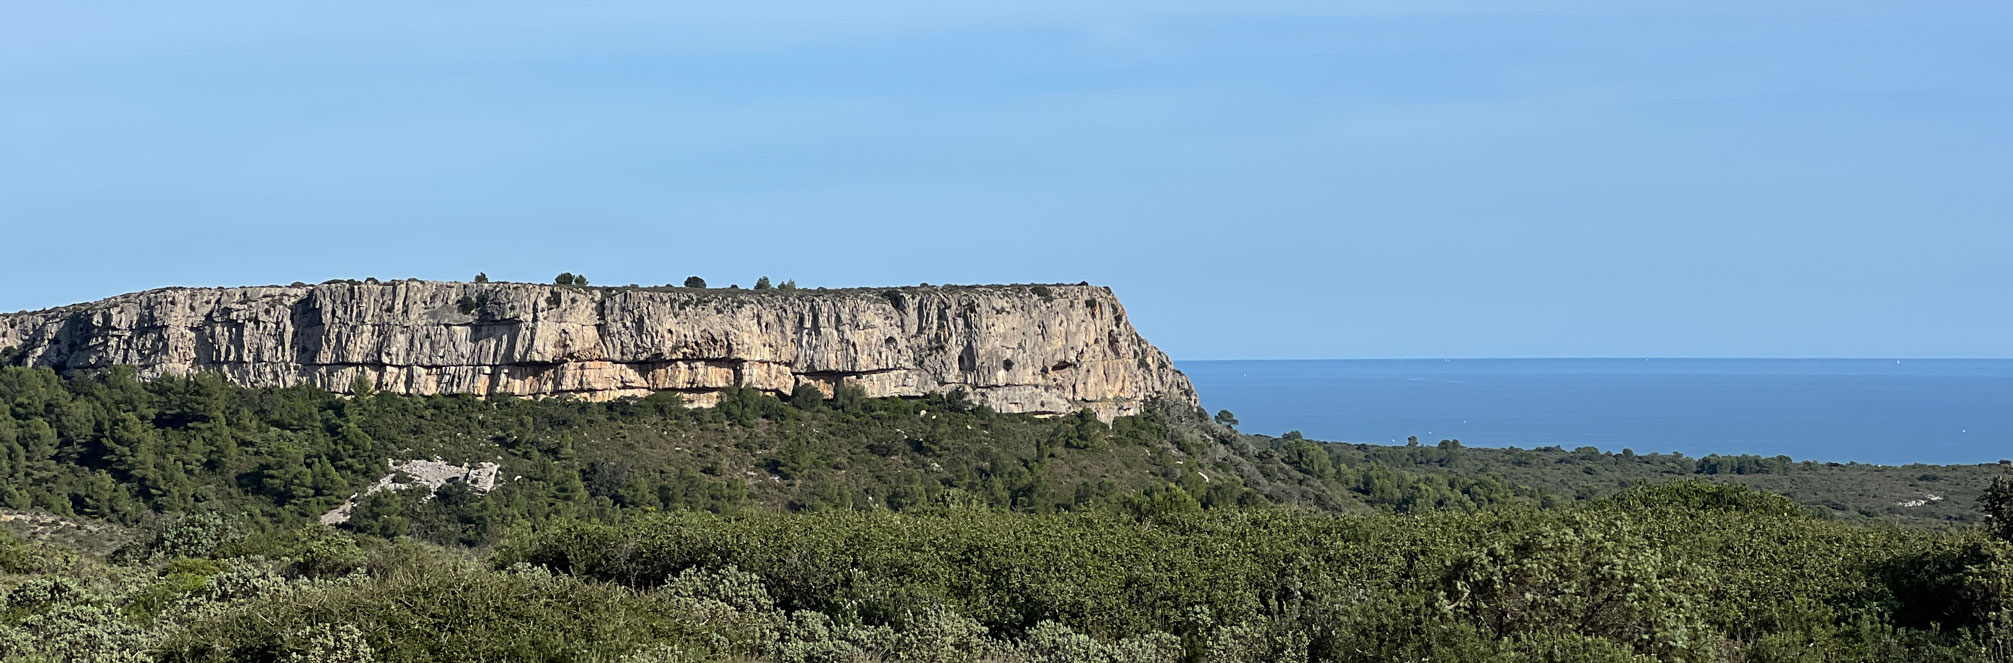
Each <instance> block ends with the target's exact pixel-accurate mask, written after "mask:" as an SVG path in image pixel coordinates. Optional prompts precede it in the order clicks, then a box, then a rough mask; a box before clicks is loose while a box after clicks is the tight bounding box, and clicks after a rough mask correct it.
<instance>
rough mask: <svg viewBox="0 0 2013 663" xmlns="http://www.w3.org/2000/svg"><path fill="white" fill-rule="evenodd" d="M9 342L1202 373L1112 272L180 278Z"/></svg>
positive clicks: (270, 375)
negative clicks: (237, 283)
mask: <svg viewBox="0 0 2013 663" xmlns="http://www.w3.org/2000/svg"><path fill="white" fill-rule="evenodd" d="M10 347H12V348H16V349H15V351H14V352H13V353H12V356H10V357H0V360H11V361H15V362H19V363H25V364H28V365H34V366H49V367H53V368H55V369H57V370H59V371H63V372H74V371H79V370H90V369H100V368H105V367H110V366H114V365H119V364H130V365H132V366H135V367H137V368H138V370H139V372H140V374H141V376H142V377H156V376H160V375H169V374H185V373H189V372H193V371H212V372H216V373H219V374H222V375H223V376H224V377H225V378H227V379H230V380H232V381H234V382H237V383H239V384H243V385H249V386H259V387H283V386H291V385H311V386H315V387H320V388H322V389H327V390H330V391H335V392H339V393H340V392H348V391H350V390H351V388H352V385H353V384H354V383H356V382H357V381H358V379H359V378H361V380H362V382H363V383H365V384H368V385H371V386H373V387H375V388H377V389H382V390H387V391H394V392H400V393H410V394H475V395H484V396H486V395H492V394H515V395H520V396H551V395H573V396H578V397H583V398H593V399H611V398H617V397H621V396H638V395H645V394H649V393H652V392H655V391H676V392H681V393H684V394H686V395H687V397H688V399H689V400H691V401H693V402H695V403H698V404H702V405H704V404H710V403H712V402H713V401H714V400H715V398H716V395H717V392H718V391H719V390H721V389H724V388H728V387H733V386H743V387H751V388H756V389H762V390H767V391H771V392H775V393H779V394H787V393H789V392H790V391H791V390H793V389H795V388H796V387H797V386H798V385H799V384H806V383H808V384H812V385H816V386H818V387H820V388H822V389H824V390H825V391H826V392H827V393H830V392H831V389H832V387H833V386H834V385H836V384H838V383H839V382H840V381H846V382H851V383H853V384H857V385H859V386H860V387H862V388H864V389H865V391H866V393H867V395H869V396H920V395H924V394H928V393H932V392H939V391H945V390H950V389H953V388H958V387H962V388H964V389H966V390H967V391H968V392H969V393H970V394H971V395H972V397H973V399H974V400H975V401H976V402H979V403H983V404H985V405H988V406H990V407H992V408H994V409H996V410H999V411H1002V412H1045V413H1061V412H1073V411H1076V410H1079V409H1083V408H1091V409H1093V410H1095V411H1097V412H1098V413H1099V414H1100V415H1102V416H1105V417H1110V416H1113V415H1119V414H1129V413H1133V412H1136V411H1138V410H1139V408H1140V407H1141V406H1142V405H1143V404H1144V403H1145V401H1146V400H1148V399H1150V398H1153V397H1156V396H1159V397H1165V398H1169V399H1173V400H1176V401H1181V402H1187V403H1194V402H1195V391H1194V388H1193V387H1191V386H1190V385H1189V382H1188V378H1187V377H1186V376H1183V375H1182V374H1181V373H1180V372H1179V371H1176V370H1175V369H1174V366H1173V363H1172V362H1170V361H1169V360H1168V358H1167V355H1166V354H1164V353H1162V352H1160V351H1159V350H1158V349H1156V348H1154V347H1153V346H1152V345H1151V344H1148V343H1147V342H1146V340H1145V339H1142V338H1140V336H1139V333H1138V332H1136V331H1134V330H1133V328H1132V325H1130V324H1128V323H1127V322H1126V319H1125V310H1124V308H1123V307H1121V306H1120V305H1119V303H1118V299H1117V298H1116V297H1114V296H1112V294H1111V291H1110V290H1109V289H1107V288H1101V287H1094V286H1064V285H1051V286H975V287H916V288H897V289H885V290H884V289H852V290H831V291H810V290H797V291H759V292H757V291H743V290H717V289H716V290H694V289H683V288H643V289H636V288H590V287H569V286H544V285H531V284H521V283H438V282H424V281H403V282H390V283H356V282H341V281H332V282H329V283H324V284H321V285H313V286H306V285H297V286H271V287H244V288H210V289H199V288H169V289H162V290H150V291H147V292H141V293H134V294H128V295H121V296H118V297H113V298H110V299H106V300H102V301H97V302H92V303H88V304H77V305H73V306H67V307H62V308H57V309H50V310H45V311H34V312H26V313H14V314H7V315H0V350H5V349H6V348H10Z"/></svg>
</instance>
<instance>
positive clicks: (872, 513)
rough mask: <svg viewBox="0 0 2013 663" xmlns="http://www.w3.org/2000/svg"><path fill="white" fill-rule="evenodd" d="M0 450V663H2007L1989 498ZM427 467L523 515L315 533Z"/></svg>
mask: <svg viewBox="0 0 2013 663" xmlns="http://www.w3.org/2000/svg"><path fill="white" fill-rule="evenodd" d="M0 415H4V416H0V479H4V481H0V504H4V505H5V506H6V507H7V508H8V509H9V510H8V511H6V512H4V513H0V518H5V519H7V523H6V524H7V525H9V526H10V528H11V529H12V530H13V531H14V532H15V534H14V535H13V536H12V537H10V538H7V539H5V540H0V658H4V659H5V660H26V661H38V660H46V661H59V660H83V661H98V660H106V661H125V660H133V661H142V660H158V661H223V660H276V661H277V660H299V661H436V660H465V661H506V660H536V661H564V660H601V661H704V660H761V661H876V660H887V661H895V660H902V661H1112V662H1119V661H1125V662H1131V661H1142V662H1143V661H1277V660H1318V661H1391V660H1420V661H1426V660H1431V661H1495V660H1528V661H1648V660H1667V661H1857V660H1892V661H1978V660H2013V605H2009V602H2013V545H2009V543H2008V538H2013V537H2009V535H2013V532H2009V531H2007V529H2008V528H2007V527H2006V525H2007V524H2008V522H2007V521H2006V520H2004V519H2003V518H2002V519H1996V520H1995V519H1988V518H1986V516H1987V515H1988V514H1992V513H1998V514H2001V515H2004V514H2006V513H2008V512H2009V509H2013V506H2009V504H2008V501H2009V496H2013V483H2009V482H2007V481H2005V480H2004V479H1998V483H1997V484H1994V483H1993V482H1994V480H1995V477H1997V476H1998V475H1999V474H2000V473H2001V470H2000V469H1999V468H1998V467H1997V466H1945V467H1927V466H1923V467H1909V468H1888V467H1875V466H1864V465H1826V464H1815V463H1800V462H1794V461H1791V460H1788V459H1780V458H1756V457H1752V456H1732V457H1708V458H1703V459H1700V458H1686V457H1682V456H1675V455H1668V454H1665V455H1657V454H1645V455H1637V454H1634V453H1632V452H1630V453H1619V454H1609V453H1602V452H1600V451H1598V450H1591V449H1581V450H1564V449H1556V448H1552V449H1536V450H1498V449H1480V448H1468V447H1464V446H1462V445H1460V444H1459V443H1458V442H1454V441H1446V442H1442V443H1439V444H1419V445H1413V446H1404V447H1379V446H1358V445H1332V444H1325V443H1320V442H1316V441H1312V440H1306V439H1303V438H1301V437H1300V436H1297V435H1288V436H1286V437H1284V438H1276V439H1275V438H1269V437H1262V436H1249V435H1240V434H1237V433H1236V432H1235V431H1234V430H1231V429H1230V428H1228V427H1225V426H1222V425H1218V424H1215V423H1211V422H1209V421H1208V420H1207V419H1205V418H1204V417H1203V416H1202V414H1201V413H1199V412H1195V411H1192V409H1190V408H1187V407H1186V406H1175V405H1165V404H1163V405H1161V406H1159V407H1156V408H1153V409H1152V410H1151V411H1149V412H1148V413H1146V414H1144V415H1141V416H1136V417H1126V418H1121V419H1118V420H1116V421H1114V422H1111V423H1109V424H1107V423H1105V422H1100V421H1098V420H1097V419H1096V418H1094V417H1088V416H1074V417H1051V418H1039V417H1032V416H1025V415H1003V414H997V413H993V412H990V411H988V410H986V409H985V408H981V407H974V406H971V405H968V404H966V403H964V402H963V400H962V399H961V398H958V397H957V395H956V394H947V395H944V396H939V397H933V398H930V399H919V400H894V399H865V398H861V397H860V395H859V394H858V392H856V391H852V390H847V389H841V390H840V391H838V392H837V393H835V394H832V395H831V396H829V397H828V396H827V395H825V394H823V393H821V392H818V391H816V390H810V389H807V390H804V391H800V392H798V393H796V394H793V395H792V396H791V397H789V398H776V397H774V396H771V395H767V394H762V393H757V392H753V391H745V392H734V393H730V394H728V395H727V396H726V398H724V399H723V401H722V404H721V405H720V406H719V407H716V408H709V409H696V408H686V407H684V406H683V404H682V403H681V402H679V400H678V399H677V397H676V396H675V395H671V394H660V395H657V396H652V397H650V398H645V399H633V400H623V401H616V402H610V403H584V402H576V401H569V400H538V401H528V400H516V399H492V400H487V401H482V400H475V399H470V398H455V397H413V396H400V395H392V394H368V393H366V394H365V395H362V396H359V397H356V398H344V397H337V396H333V395H330V394H327V393H324V392H319V391H315V390H308V389H278V390H252V389H241V388H237V387H233V386H230V385H228V384H226V383H223V382H222V381H220V380H217V379H216V378H214V377H210V376H196V377H191V378H173V379H163V380H157V381H152V382H144V383H143V382H139V381H136V380H134V379H133V377H132V373H131V372H130V371H124V370H116V369H115V370H109V371H104V372H101V373H97V374H93V375H88V376H81V377H72V378H63V377H59V376H57V375H55V374H54V373H51V372H49V371H47V370H40V369H27V368H18V367H9V368H0ZM419 458H440V459H442V460H444V461H446V462H452V463H474V462H495V463H498V464H500V465H501V466H502V468H503V471H502V477H503V480H502V482H501V483H500V484H499V485H498V486H496V488H495V489H493V490H490V491H487V492H484V491H481V490H478V489H477V488H475V487H473V486H470V485H467V484H461V483H450V484H447V485H446V486H444V487H443V488H441V489H440V490H438V491H429V490H427V489H423V488H421V489H409V490H403V491H387V492H379V493H376V494H373V495H370V496H368V497H367V498H364V499H362V500H361V501H360V503H359V506H358V507H357V508H356V510H355V511H354V513H353V516H352V518H351V519H350V520H349V521H348V522H347V523H343V524H340V525H338V526H336V527H327V526H323V525H321V524H319V522H318V520H317V519H318V518H319V517H320V516H321V515H322V514H324V513H326V512H328V511H329V510H330V509H333V508H335V507H336V506H338V505H339V504H342V503H343V502H344V501H345V500H346V499H349V498H350V496H351V495H354V494H356V493H358V492H359V491H361V490H362V489H364V488H365V487H366V486H368V485H370V484H371V483H372V482H373V481H376V480H378V479H379V478H381V477H382V476H384V475H385V474H386V473H387V471H388V470H387V469H386V468H387V461H403V460H409V459H419ZM1995 485H1996V488H1993V487H1994V486H1995ZM1916 492H1921V493H1924V494H1928V493H1934V494H1935V495H1936V496H1938V497H1942V498H1943V499H1941V500H1935V501H1928V502H1925V503H1924V504H1922V505H1920V506H1912V507H1909V506H1901V505H1900V504H1897V503H1896V498H1895V495H1897V494H1913V493H1916Z"/></svg>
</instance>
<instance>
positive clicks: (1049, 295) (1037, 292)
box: [1028, 285, 1055, 301]
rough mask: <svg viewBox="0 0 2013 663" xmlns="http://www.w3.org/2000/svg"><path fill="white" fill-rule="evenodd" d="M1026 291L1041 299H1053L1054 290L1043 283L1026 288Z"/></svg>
mask: <svg viewBox="0 0 2013 663" xmlns="http://www.w3.org/2000/svg"><path fill="white" fill-rule="evenodd" d="M1028 291H1029V292H1032V293H1034V296H1036V297H1040V298H1042V301H1048V300H1050V299H1055V291H1052V290H1049V288H1048V286H1045V285H1038V286H1035V287H1032V288H1028Z"/></svg>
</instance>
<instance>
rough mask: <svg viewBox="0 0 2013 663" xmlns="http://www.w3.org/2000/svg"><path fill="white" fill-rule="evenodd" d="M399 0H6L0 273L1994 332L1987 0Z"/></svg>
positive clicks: (1235, 348)
mask: <svg viewBox="0 0 2013 663" xmlns="http://www.w3.org/2000/svg"><path fill="white" fill-rule="evenodd" d="M410 4H411V3H377V2H351V3H340V4H336V5H305V4H299V3H254V2H212V3H203V4H202V5H200V6H198V7H191V6H186V5H184V6H172V7H171V6H163V5H160V3H131V4H129V5H126V6H124V7H117V8H108V7H107V6H103V5H93V6H91V7H89V8H88V9H86V8H82V7H81V6H77V5H66V4H62V3H35V4H32V5H31V4H29V3H14V4H13V5H11V6H9V7H8V8H6V9H5V10H0V11H4V16H0V18H4V20H0V240H4V245H5V246H6V251H5V254H4V255H5V258H4V259H0V283H5V284H7V285H5V286H0V310H17V309H32V308H41V307H45V306H52V305H58V304H64V303H70V302H74V301H83V300H89V299H96V298H99V297H104V296H109V295H112V294H117V293H120V292H125V291H131V290H140V289H145V288H149V287H156V286H163V285H227V284H256V283H286V282H291V281H296V280H300V281H310V282H312V281H320V280H324V279H329V278H339V277H354V278H362V277H365V276H376V277H380V278H403V277H419V278H428V279H466V278H468V277H470V276H471V275H473V274H474V273H475V272H477V271H487V272H488V273H489V274H490V275H491V276H493V277H496V278H500V279H511V280H537V281H543V280H547V279H549V278H550V277H551V276H552V275H553V274H556V273H558V272H560V271H574V272H580V273H583V274H586V275H587V276H589V277H590V278H591V279H593V281H594V282H596V283H607V284H620V283H630V282H636V283H646V284H653V283H666V282H673V281H678V280H682V279H683V278H684V277H685V276H687V275H690V274H699V275H702V276H705V277H706V278H707V279H708V280H709V281H712V282H713V283H715V284H720V285H724V284H727V283H735V282H738V283H740V284H741V285H743V286H746V285H748V284H749V283H752V282H753V281H754V279H755V277H756V276H758V275H763V274H767V275H771V276H772V277H775V278H778V279H782V278H794V279H796V280H798V281H799V282H800V283H804V284H806V285H830V286H852V285H891V284H905V283H916V282H930V283H971V282H1000V281H1009V282H1033V281H1039V282H1075V281H1080V280H1088V281H1091V282H1094V283H1100V284H1107V285H1110V286H1112V287H1113V288H1115V289H1116V290H1117V291H1118V293H1119V295H1120V296H1121V297H1123V298H1124V300H1125V302H1126V304H1127V307H1128V309H1129V311H1130V312H1131V318H1132V320H1133V321H1134V322H1135V323H1136V324H1137V325H1138V326H1139V327H1140V328H1141V330H1142V331H1143V332H1144V333H1145V334H1146V335H1147V336H1148V337H1149V338H1150V339H1152V340H1154V341H1155V342H1156V343H1158V344H1159V345H1161V346H1162V347H1163V348H1165V349H1167V350H1168V351H1169V352H1170V353H1171V354H1173V355H1174V356H1175V357H1176V358H1180V359H1204V358H1285V357H1541V356H1778V357H1779V356H1911V357H1927V356H1960V357H2009V356H2013V306H2009V305H2008V303H2009V297H2008V294H2009V288H2013V261H2009V259H2008V257H2009V256H2013V223H2009V221H2013V219H2009V210H2013V157H2009V152H2008V147H2009V146H2013V74H2009V73H2008V71H2009V69H2008V65H2009V64H2013V5H2007V4H2005V3H1877V2H1870V3H1820V2H1771V3H1752V2H1744V3H1732V2H1724V3H1722V2H1694V3H1654V4H1652V3H1614V2H1584V3H1581V2H1546V1H1543V0H1537V1H1533V2H1518V3H1501V2H1464V3H1417V2H1380V3H1343V2H1316V3H1304V4H1296V3H1266V2H1249V3H1187V2H1153V3H1079V2H1018V3H984V4H980V3H958V2H941V1H931V2H883V3H808V2H806V3H771V2H735V3H703V4H702V3H689V4H690V5H692V6H688V7H683V8H680V7H676V6H672V5H673V4H674V3H662V2H637V3H564V4H555V3H530V4H525V3H512V2H484V3H465V4H460V5H448V4H445V3H442V4H434V5H428V6H425V7H413V6H409V5H410ZM1084 5H1096V6H1091V7H1086V6H1084Z"/></svg>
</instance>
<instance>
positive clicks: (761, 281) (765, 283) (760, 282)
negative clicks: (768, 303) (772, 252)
mask: <svg viewBox="0 0 2013 663" xmlns="http://www.w3.org/2000/svg"><path fill="white" fill-rule="evenodd" d="M755 289H756V290H768V289H769V277H767V276H764V277H761V278H758V279H755Z"/></svg>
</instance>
